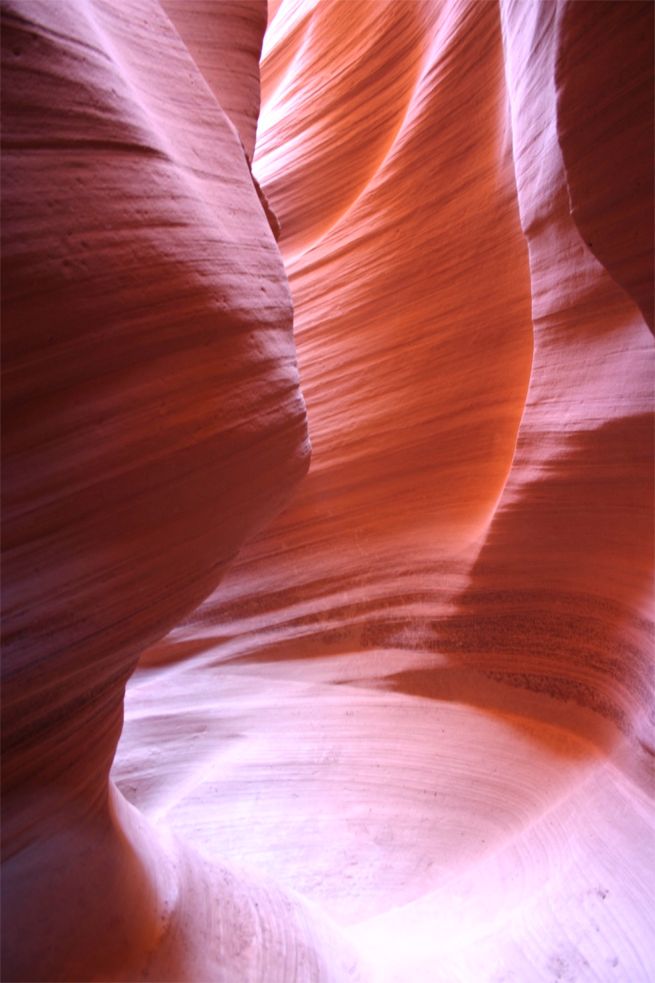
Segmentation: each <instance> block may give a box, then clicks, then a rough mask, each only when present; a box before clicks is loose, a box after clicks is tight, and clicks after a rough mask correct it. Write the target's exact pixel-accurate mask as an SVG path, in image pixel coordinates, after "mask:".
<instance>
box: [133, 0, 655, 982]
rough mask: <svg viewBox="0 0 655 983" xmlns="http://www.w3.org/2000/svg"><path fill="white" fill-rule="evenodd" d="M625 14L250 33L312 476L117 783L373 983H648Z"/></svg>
mask: <svg viewBox="0 0 655 983" xmlns="http://www.w3.org/2000/svg"><path fill="white" fill-rule="evenodd" d="M652 17H653V8H652V5H650V4H638V3H637V4H629V5H627V6H626V5H625V4H614V3H609V4H608V3H599V4H596V3H589V4H576V3H567V2H559V3H550V2H549V3H530V4H523V3H518V2H516V3H512V2H503V3H501V4H499V5H496V4H494V3H488V4H479V3H470V2H465V0H462V2H457V0H449V2H447V3H431V2H430V3H428V2H426V3H412V4H399V3H395V2H389V3H384V2H381V0H380V2H376V3H366V2H349V3H342V2H334V3H332V2H330V3H318V4H317V3H311V2H301V3H294V2H284V0H283V2H282V3H279V4H275V5H272V6H271V19H270V20H269V27H268V31H267V35H266V38H265V42H264V49H263V52H264V57H263V61H262V109H261V115H260V123H259V130H258V140H257V150H256V154H255V159H254V165H253V166H254V171H255V174H256V176H257V178H258V180H259V181H260V183H261V184H262V186H263V188H264V190H265V192H266V194H267V196H268V198H269V200H270V202H271V204H272V206H273V208H274V209H275V212H276V214H277V215H278V218H279V221H280V226H281V238H280V241H279V242H280V248H281V250H282V254H283V256H284V258H285V263H286V266H287V271H288V273H289V279H290V284H291V290H292V294H293V298H294V307H295V331H296V339H297V346H298V360H299V366H300V374H301V379H302V384H303V391H304V393H305V397H306V400H307V406H308V416H309V428H310V434H311V439H312V445H313V457H312V466H311V469H310V472H309V475H308V477H307V478H306V480H305V481H304V483H303V484H302V485H301V487H300V489H299V491H298V492H297V493H296V495H295V497H294V499H293V501H292V504H291V505H290V506H289V507H288V508H287V509H286V510H285V511H284V512H283V513H282V514H281V515H280V516H279V517H278V518H277V519H276V520H275V521H274V522H273V523H272V524H271V525H270V526H269V527H268V528H267V529H266V530H264V531H263V532H262V533H261V534H260V535H259V536H258V537H257V539H256V540H255V541H253V542H252V543H251V544H250V545H248V546H246V547H245V549H244V550H243V551H241V553H240V554H239V557H238V558H237V561H236V563H235V565H234V566H233V567H232V568H231V570H230V572H229V573H228V575H227V576H226V578H225V579H224V581H223V582H222V584H221V587H220V590H219V591H217V592H216V593H215V594H214V595H212V597H211V598H209V599H208V600H207V601H206V602H205V603H204V604H203V605H202V606H201V607H200V608H199V609H198V610H197V611H196V612H195V613H194V614H193V615H192V616H190V617H189V618H187V619H186V620H185V622H184V623H183V624H182V625H180V626H179V627H178V628H176V629H175V630H174V631H173V632H172V633H171V634H170V635H169V636H168V638H167V639H165V640H164V641H163V642H162V643H160V644H159V645H156V646H154V647H153V648H151V649H150V650H149V651H148V652H147V653H146V654H145V655H144V657H143V659H142V662H141V668H140V670H139V671H138V672H137V675H136V676H135V678H134V680H133V682H132V684H131V686H130V688H129V690H128V697H127V704H126V725H125V731H124V735H123V740H122V743H121V745H120V746H119V754H118V758H117V762H116V766H115V768H116V774H117V777H118V779H119V781H120V783H121V785H122V787H124V788H125V789H126V790H129V791H128V792H127V794H129V795H131V796H132V797H133V798H134V800H135V801H136V802H138V803H139V805H140V806H141V807H142V808H143V809H144V810H145V811H146V812H147V813H148V814H149V815H152V816H153V817H154V818H155V819H156V821H157V822H162V823H170V824H171V825H173V827H174V828H176V829H178V830H179V831H180V832H184V834H185V835H187V836H189V837H192V838H194V839H195V841H196V842H199V843H200V844H201V845H202V849H203V850H205V851H207V852H208V853H214V854H215V855H216V856H221V855H224V854H226V853H227V854H228V855H230V856H233V857H236V856H239V857H241V858H243V859H244V861H246V862H249V863H252V864H253V865H255V866H262V865H263V866H265V867H266V869H267V870H271V871H273V872H274V873H275V875H276V877H277V878H278V880H279V881H280V882H281V883H285V884H287V885H289V886H291V887H293V888H295V889H298V890H301V891H302V892H303V893H304V894H305V895H306V896H308V897H310V898H312V899H313V900H315V901H317V902H319V903H321V904H322V905H323V906H324V908H325V909H326V910H327V911H328V912H329V913H330V914H331V915H332V916H333V917H334V918H335V919H336V920H337V921H338V922H341V923H342V924H343V925H347V926H349V929H348V931H349V933H350V935H351V936H352V938H353V940H354V941H355V942H356V944H357V945H358V946H359V947H360V951H361V952H362V954H363V958H364V960H365V961H366V960H368V961H369V962H372V963H373V968H372V973H373V978H374V979H379V980H382V981H390V980H394V981H398V983H404V981H406V980H408V979H412V980H418V981H425V983H428V981H429V983H432V981H440V980H443V981H448V983H451V981H462V983H471V981H472V980H475V981H484V983H500V981H501V980H505V981H507V980H517V981H518V980H521V981H524V980H525V981H533V980H545V979H551V978H552V979H558V978H560V979H577V980H581V981H603V983H605V981H606V980H623V981H626V983H627V981H632V980H638V981H640V983H645V981H647V980H649V979H650V977H651V976H652V974H653V971H655V970H654V968H653V965H652V953H653V951H655V940H654V939H653V934H652V927H651V926H650V925H649V923H648V920H647V919H646V918H645V916H644V912H645V911H647V910H648V909H649V908H650V907H651V906H652V903H653V897H652V889H651V887H650V883H649V882H650V881H651V880H652V879H653V878H652V874H653V872H655V868H654V860H653V851H652V844H653V842H654V841H655V840H654V831H653V827H654V818H653V809H652V793H653V790H654V787H655V786H654V776H653V767H652V761H653V756H652V749H653V747H654V746H655V741H654V737H653V718H652V707H653V662H652V650H653V640H652V639H653V632H652V557H653V522H652V502H653V469H652V432H653V431H652V409H653V405H652V404H653V343H652V337H651V336H650V334H649V332H648V329H647V324H646V323H644V318H646V321H647V320H648V302H649V300H650V298H651V295H652V285H651V283H650V282H649V271H650V269H652V223H651V215H652V210H651V208H650V206H649V194H650V183H649V181H646V182H644V181H643V180H642V175H643V171H644V169H645V168H650V166H651V160H652V155H651V154H650V151H649V149H648V148H649V146H650V144H649V141H650V140H651V139H652V128H651V126H652V118H653V113H652V59H651V58H650V55H649V53H648V49H649V44H650V39H651V38H652ZM610 80H615V81H616V84H610ZM629 143H630V144H631V146H632V145H634V153H633V152H632V151H630V152H628V150H627V146H628V144H629ZM190 694H193V695H190ZM173 718H175V723H174V725H173V723H172V720H173ZM189 747H193V748H194V749H195V750H194V752H193V755H192V758H193V763H194V764H193V767H191V768H189V766H188V760H189ZM154 749H157V754H156V756H153V751H154ZM201 810H202V818H201V819H199V816H200V812H201Z"/></svg>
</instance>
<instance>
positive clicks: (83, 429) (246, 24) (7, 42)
mask: <svg viewBox="0 0 655 983" xmlns="http://www.w3.org/2000/svg"><path fill="white" fill-rule="evenodd" d="M168 7H170V15H171V16H170V17H169V16H168V15H167V13H166V10H165V9H164V8H163V7H162V6H161V5H160V4H159V3H158V2H155V0H133V2H124V3H121V4H114V3H106V2H102V0H75V2H70V3H69V2H67V3H52V2H40V0H36V2H33V0H30V2H22V0H16V2H13V0H10V2H7V3H5V4H3V8H2V17H3V23H2V48H3V56H2V57H3V87H2V88H3V157H2V168H3V175H2V177H3V291H2V293H3V312H2V313H3V387H2V396H3V410H4V413H3V607H4V623H3V657H4V659H3V687H2V691H3V734H2V737H3V774H2V780H3V827H2V833H3V889H4V890H3V960H2V962H3V979H5V980H7V981H18V980H23V981H30V983H35V981H37V980H38V981H48V983H52V981H55V980H62V981H72V980H80V981H88V980H91V979H93V980H130V981H132V980H136V979H152V980H157V981H164V980H170V981H173V980H174V981H179V980H188V981H197V980H222V981H225V983H232V981H234V980H235V979H240V980H241V979H242V980H244V981H246V980H250V979H252V980H260V979H266V980H277V981H278V983H286V981H287V980H288V979H290V978H295V977H298V978H306V979H319V978H320V979H330V980H332V979H334V980H337V979H338V980H343V979H346V978H348V979H351V978H353V976H354V972H355V971H354V969H353V968H352V958H351V957H350V956H349V955H348V946H347V945H346V944H345V943H343V952H344V955H343V960H340V958H339V955H338V951H339V944H340V943H339V942H335V941H334V940H331V933H332V934H333V933H334V929H333V928H331V927H330V925H329V921H328V920H327V919H326V918H325V917H324V916H323V915H321V914H320V913H316V912H314V913H312V911H311V906H308V905H307V904H306V903H305V902H304V901H302V899H299V898H297V897H295V896H294V895H293V894H292V893H288V894H286V895H285V894H284V893H283V892H281V891H280V890H279V889H278V888H277V887H275V885H272V886H266V885H265V884H264V885H261V886H258V884H257V882H255V881H252V879H250V880H249V879H248V877H246V876H245V875H244V876H243V877H241V876H240V875H238V874H235V873H230V872H229V871H228V870H227V868H226V867H225V866H224V865H220V864H216V863H214V864H213V865H210V864H208V863H207V861H205V860H202V859H200V858H199V857H198V856H197V855H196V854H195V853H194V852H193V850H190V848H189V847H188V846H187V845H186V844H184V843H174V842H171V844H170V845H169V844H168V843H167V840H166V835H165V834H164V833H163V832H162V834H161V836H160V837H157V836H156V835H155V833H154V831H153V830H152V828H151V827H150V826H149V825H148V823H147V822H146V820H145V819H144V818H143V816H139V814H138V813H137V812H136V811H135V810H134V809H133V808H132V807H130V806H128V804H127V803H126V802H125V800H124V799H123V797H122V795H120V794H119V793H117V791H116V790H115V788H114V787H113V785H112V784H110V783H109V780H108V773H109V768H110V765H111V762H112V759H113V757H114V752H115V748H116V742H117V740H118V737H119V734H120V730H121V726H122V720H123V694H124V686H125V682H126V680H127V678H128V676H129V675H130V673H131V672H132V670H133V668H134V666H135V663H136V659H137V656H138V654H139V652H140V651H141V650H142V649H143V648H144V647H145V646H147V645H148V644H149V643H151V642H152V641H153V640H155V639H157V638H159V637H161V636H162V635H163V634H165V632H166V631H167V630H168V629H169V628H170V627H172V626H173V625H174V624H175V623H177V622H178V621H179V619H180V617H181V616H182V615H183V614H184V613H186V612H187V611H188V610H189V609H192V608H193V607H194V606H195V605H197V604H198V602H199V601H200V600H201V599H202V598H203V597H204V596H206V595H207V594H208V593H209V592H210V591H211V590H212V589H213V588H214V587H215V586H216V584H217V583H218V581H219V580H220V577H221V576H222V573H223V571H224V569H225V567H226V565H227V563H228V562H229V561H230V560H231V559H232V557H233V556H234V554H235V553H236V551H237V550H238V548H239V546H240V545H241V544H242V542H243V541H244V539H245V538H246V537H247V536H248V535H252V534H253V533H254V531H256V530H257V529H258V528H259V527H260V526H261V525H262V524H264V523H265V522H266V521H267V520H269V519H270V517H271V516H272V515H274V514H275V512H276V511H278V510H279V508H280V507H281V505H282V504H283V503H284V501H285V500H286V498H287V497H288V495H289V492H290V490H291V489H292V488H293V486H294V485H295V484H296V483H297V482H298V481H299V480H300V478H302V477H303V475H304V473H305V471H306V470H307V464H308V459H309V444H308V441H307V431H306V415H305V407H304V402H303V400H302V397H301V395H300V391H299V386H298V372H297V365H296V358H295V347H294V342H293V335H292V306H291V299H290V295H289V288H288V283H287V278H286V274H285V271H284V267H283V264H282V260H281V257H280V254H279V252H278V249H277V246H276V244H275V241H274V238H273V235H272V233H271V230H270V228H269V222H268V220H267V216H266V214H265V212H264V210H263V209H262V205H261V202H260V200H259V196H258V194H257V189H256V185H255V183H254V182H253V178H252V174H251V171H250V166H249V162H248V148H250V151H252V146H253V141H254V126H255V122H256V118H257V112H258V104H259V83H258V57H259V50H260V47H261V41H262V35H263V30H264V26H265V21H266V8H265V5H262V4H261V3H260V4H250V5H248V6H247V7H245V6H243V5H241V4H235V5H232V6H228V5H221V6H219V7H216V6H215V5H214V6H213V7H212V6H211V5H209V6H208V5H206V4H205V5H202V4H198V5H191V4H188V5H185V6H184V9H183V10H181V9H180V8H179V5H176V4H174V3H171V4H170V5H168V4H167V5H166V8H167V9H168ZM178 21H179V22H180V33H178V31H177V30H176V27H175V25H176V24H177V22H178ZM212 32H213V33H212ZM187 35H188V36H189V39H190V40H189V48H187V46H186V44H185V43H184V41H183V39H184V38H186V37H187ZM212 42H215V45H214V47H215V46H216V45H218V49H219V51H220V47H221V44H223V43H227V45H228V49H229V51H230V53H231V55H233V56H234V61H233V63H231V64H230V65H229V66H228V65H227V63H226V59H221V58H220V55H217V54H216V52H215V51H214V48H212ZM190 52H192V53H193V55H194V56H195V57H196V58H197V59H198V61H199V62H201V63H202V62H203V61H204V58H205V56H206V57H207V58H209V59H210V60H211V58H213V57H216V58H218V63H219V64H220V70H218V71H217V72H216V73H214V74H210V77H209V79H207V80H206V79H205V78H204V77H203V74H202V73H201V71H200V69H199V67H198V65H197V64H196V61H194V57H192V54H191V53H190ZM212 52H214V53H213V54H212ZM228 69H229V70H228ZM208 83H209V84H208ZM217 96H218V97H221V98H222V97H223V96H225V98H224V101H225V106H226V109H225V110H224V109H223V107H222V103H221V102H220V101H219V98H217ZM228 114H229V115H228ZM230 116H231V118H232V119H230ZM244 150H245V152H244ZM326 952H329V953H330V960H329V961H327V960H326V956H325V953H326ZM335 956H336V958H335ZM342 963H343V965H342Z"/></svg>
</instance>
